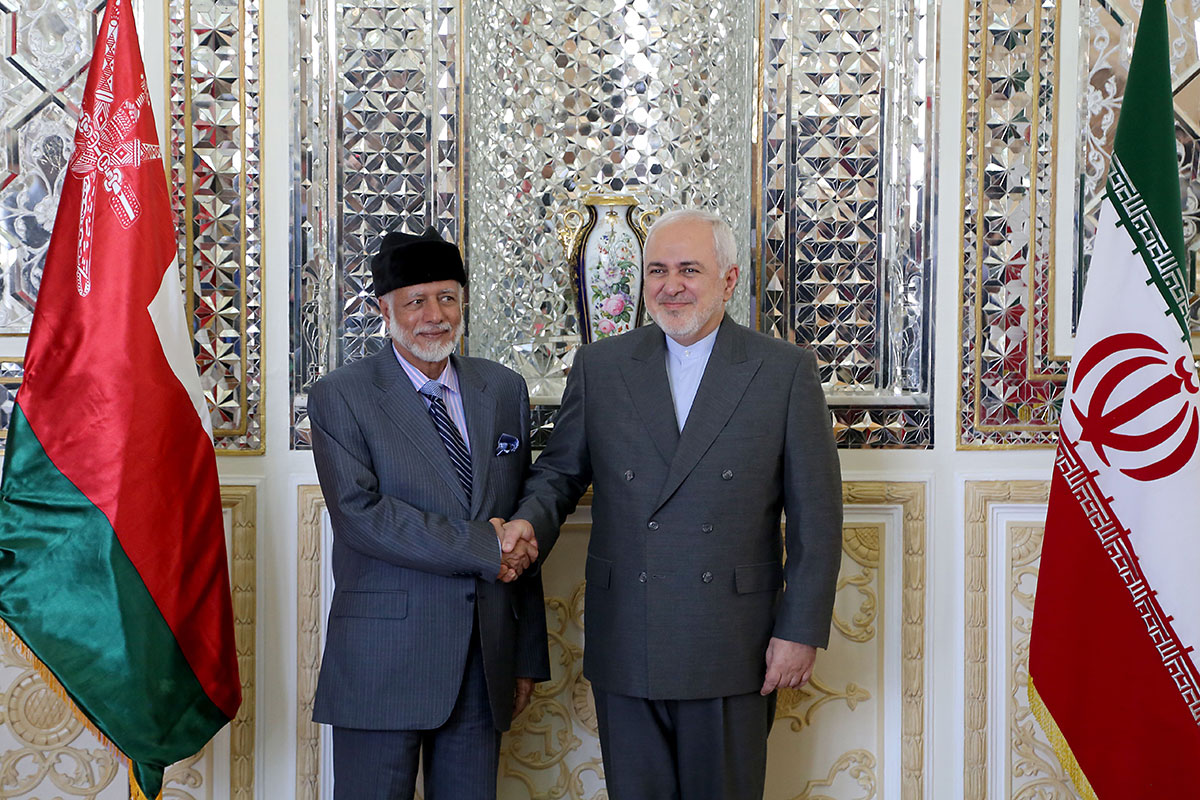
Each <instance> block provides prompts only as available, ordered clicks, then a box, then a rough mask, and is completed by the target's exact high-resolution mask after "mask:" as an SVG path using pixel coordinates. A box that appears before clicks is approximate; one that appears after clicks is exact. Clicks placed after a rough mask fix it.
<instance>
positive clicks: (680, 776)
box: [504, 210, 842, 800]
mask: <svg viewBox="0 0 1200 800" xmlns="http://www.w3.org/2000/svg"><path fill="white" fill-rule="evenodd" d="M735 260H736V247H735V244H734V238H733V232H732V230H730V228H729V226H728V225H727V224H726V223H725V222H723V221H722V220H721V219H720V218H719V217H717V216H716V215H714V214H711V213H708V212H704V211H696V210H684V211H675V212H672V213H669V214H666V215H664V216H663V217H662V218H661V219H659V220H658V221H657V222H656V223H655V224H654V227H653V228H652V229H651V230H650V233H649V236H648V237H647V240H646V248H645V256H644V263H645V282H644V285H643V289H642V295H643V297H644V298H645V302H646V309H647V310H648V311H649V312H650V316H651V317H652V318H653V319H654V322H655V323H656V324H655V325H647V326H645V327H643V328H638V329H637V330H634V331H631V332H629V333H626V334H624V335H622V336H617V337H613V338H609V339H602V340H600V341H598V342H596V343H594V344H590V345H588V346H586V347H583V348H581V349H580V350H579V351H577V352H576V354H575V361H574V365H573V366H572V369H571V373H570V376H569V377H568V379H567V387H566V391H565V392H564V395H563V400H562V408H561V411H560V413H559V415H558V417H557V419H556V421H555V426H554V432H553V434H551V436H550V440H549V442H548V443H547V445H546V449H545V450H544V451H543V452H542V454H541V456H540V457H539V458H538V460H537V461H536V463H535V464H534V468H533V473H532V475H531V477H530V479H529V481H528V482H527V483H526V485H525V493H524V497H523V498H522V500H521V503H520V507H519V508H518V509H517V512H516V514H515V515H514V519H513V520H512V521H510V522H509V523H508V524H507V525H506V526H505V531H506V541H505V545H504V546H505V547H506V548H507V547H509V546H514V545H517V544H519V541H520V539H518V538H517V537H518V535H519V536H522V537H525V538H532V537H533V534H534V532H535V531H536V539H537V542H538V544H539V559H544V558H545V556H546V554H547V553H549V551H550V548H551V547H552V546H553V544H554V541H555V539H556V538H557V536H558V533H559V528H560V526H561V525H562V523H563V520H564V519H565V518H566V516H567V515H568V514H570V513H571V511H572V510H573V509H574V508H575V504H576V502H577V501H578V500H579V498H580V496H581V495H582V494H583V493H584V491H585V490H586V489H587V487H588V485H589V484H590V485H591V486H592V488H593V490H594V494H593V500H592V532H591V538H590V541H589V544H588V557H587V565H586V570H585V573H586V576H587V596H586V598H585V601H584V609H585V612H584V614H585V629H586V635H587V645H586V647H585V649H584V667H583V670H584V675H585V676H586V677H587V678H588V679H589V680H590V681H591V683H592V691H593V694H594V696H595V700H596V712H597V718H598V722H599V730H600V746H601V749H602V752H603V757H604V777H605V784H606V788H607V790H608V796H609V797H610V798H612V800H648V799H649V798H674V800H760V799H761V797H762V794H763V785H764V779H765V774H766V751H767V734H768V732H769V730H770V727H771V722H772V720H773V718H774V710H775V691H776V689H779V688H784V687H800V686H803V685H804V683H805V682H807V681H808V679H809V677H810V676H811V675H812V670H813V664H814V661H815V659H816V648H817V647H824V646H825V645H826V644H827V642H828V639H829V626H830V619H831V616H832V611H833V596H834V589H835V585H836V581H837V573H838V565H839V563H840V555H841V521H842V501H841V477H840V470H839V467H838V457H837V450H836V449H835V447H834V439H833V432H832V429H831V426H830V417H829V412H828V410H827V409H826V405H825V397H824V394H823V393H822V389H821V383H820V379H819V378H818V376H817V365H816V359H815V358H814V356H813V354H812V353H811V352H810V351H808V350H806V349H804V348H803V347H797V346H795V345H793V344H789V343H787V342H784V341H780V340H778V339H771V338H769V337H767V336H764V335H762V334H760V333H755V332H754V331H751V330H749V329H747V328H744V327H742V326H741V325H738V324H737V323H735V322H734V321H733V320H731V319H730V318H729V317H728V316H727V315H726V314H725V304H726V302H728V301H729V299H730V297H732V296H733V290H734V287H735V286H736V285H737V279H738V267H737V265H736V264H735V263H734V261H735ZM781 510H782V511H785V512H786V514H787V531H786V551H787V562H786V564H785V563H784V562H783V554H784V542H783V540H781V537H780V531H779V525H780V511H781ZM785 582H786V588H785Z"/></svg>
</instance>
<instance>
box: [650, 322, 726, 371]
mask: <svg viewBox="0 0 1200 800" xmlns="http://www.w3.org/2000/svg"><path fill="white" fill-rule="evenodd" d="M720 330H721V326H720V325H718V326H717V327H716V328H714V329H713V332H712V333H710V334H708V336H705V337H704V338H703V339H701V340H700V341H698V342H695V343H694V344H689V345H687V346H684V345H682V344H680V343H679V342H677V341H675V340H674V339H672V338H671V337H670V336H667V335H666V334H665V333H664V334H663V336H664V337H665V338H666V340H667V353H668V354H670V356H671V358H673V359H675V360H676V361H680V362H686V361H695V360H697V359H707V358H708V357H709V356H710V355H711V354H712V349H713V345H714V344H715V343H716V341H717V333H718V332H719V331H720Z"/></svg>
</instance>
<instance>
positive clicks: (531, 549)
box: [488, 517, 538, 583]
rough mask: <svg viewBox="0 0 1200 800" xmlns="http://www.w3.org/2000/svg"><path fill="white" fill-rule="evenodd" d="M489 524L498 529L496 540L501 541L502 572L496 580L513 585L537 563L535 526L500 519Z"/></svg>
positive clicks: (516, 520) (515, 520) (495, 519)
mask: <svg viewBox="0 0 1200 800" xmlns="http://www.w3.org/2000/svg"><path fill="white" fill-rule="evenodd" d="M488 522H490V523H492V527H493V528H495V529H496V538H497V539H499V540H500V551H501V552H500V572H499V573H497V575H496V579H497V580H501V581H504V582H505V583H512V582H513V581H515V580H516V579H517V578H519V577H521V573H522V572H524V571H525V570H527V569H528V568H529V565H530V564H532V563H533V562H534V561H537V557H538V544H537V537H535V536H534V535H533V526H532V525H530V524H529V522H528V521H526V520H523V519H514V520H511V521H509V522H505V521H504V520H502V519H500V518H499V517H492V518H491V519H490V520H488Z"/></svg>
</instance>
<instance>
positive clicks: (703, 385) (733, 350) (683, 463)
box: [655, 317, 762, 510]
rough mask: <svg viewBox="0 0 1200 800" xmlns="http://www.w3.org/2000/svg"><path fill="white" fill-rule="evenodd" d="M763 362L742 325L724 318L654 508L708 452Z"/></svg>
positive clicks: (664, 499)
mask: <svg viewBox="0 0 1200 800" xmlns="http://www.w3.org/2000/svg"><path fill="white" fill-rule="evenodd" d="M761 365H762V360H761V359H748V358H746V343H745V341H744V340H743V338H742V330H741V328H739V327H738V326H737V325H736V324H735V323H734V322H733V321H732V320H730V319H729V317H725V319H724V320H723V321H722V323H721V329H720V331H719V332H718V333H717V340H716V342H715V343H714V344H713V351H712V355H710V356H709V357H708V365H707V366H706V367H705V368H704V377H702V378H701V379H700V387H699V388H698V389H697V390H696V399H695V400H693V401H692V408H691V411H689V412H688V418H687V423H686V424H685V425H684V427H683V432H682V433H681V434H680V435H679V446H678V447H677V448H676V449H675V454H674V458H672V459H671V466H670V468H669V469H668V470H667V479H666V481H665V482H664V483H663V487H662V490H661V492H660V493H659V496H658V502H657V503H655V510H657V509H658V508H659V507H661V506H662V504H663V503H665V502H667V500H669V499H670V497H671V495H672V494H674V493H675V490H676V489H678V488H679V485H680V484H681V483H683V481H684V479H685V478H687V476H688V475H689V474H690V473H691V471H692V470H693V469H695V467H696V464H697V463H699V461H700V459H701V458H702V457H703V456H704V454H705V453H706V452H708V448H709V447H711V446H712V443H713V441H714V440H715V439H716V438H717V435H718V434H720V432H721V430H722V429H723V428H724V427H725V424H726V423H727V422H729V418H730V417H731V416H732V415H733V412H734V410H735V409H736V408H737V406H738V403H739V402H741V399H742V395H744V394H745V393H746V387H747V386H749V385H750V380H751V379H752V378H753V377H754V374H755V373H756V372H758V368H759V366H761ZM669 396H670V393H669V392H668V397H669ZM671 421H672V423H673V424H677V423H675V417H674V414H672V415H671Z"/></svg>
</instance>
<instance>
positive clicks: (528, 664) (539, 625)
mask: <svg viewBox="0 0 1200 800" xmlns="http://www.w3.org/2000/svg"><path fill="white" fill-rule="evenodd" d="M518 380H519V379H518ZM519 383H520V384H521V430H522V431H528V430H529V429H530V425H529V389H528V387H526V385H525V381H524V380H519ZM521 461H522V474H523V475H524V476H526V477H528V476H529V462H530V447H529V437H528V436H525V437H522V441H521ZM513 591H515V592H516V600H517V641H516V658H515V662H514V664H513V674H514V675H515V676H516V677H518V678H533V679H534V680H536V681H548V680H550V648H549V643H548V641H547V638H546V599H545V596H544V594H543V592H542V576H541V572H540V570H536V569H534V570H530V571H528V572H526V573H525V574H523V575H522V576H521V577H520V578H518V579H517V581H516V583H515V584H514V585H513Z"/></svg>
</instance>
